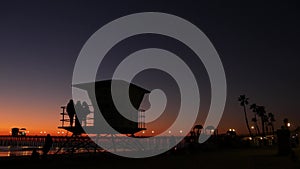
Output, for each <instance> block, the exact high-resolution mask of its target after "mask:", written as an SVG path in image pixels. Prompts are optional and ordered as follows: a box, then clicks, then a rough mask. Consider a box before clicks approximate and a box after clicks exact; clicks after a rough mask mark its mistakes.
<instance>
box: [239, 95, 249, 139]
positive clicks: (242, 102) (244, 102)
mask: <svg viewBox="0 0 300 169" xmlns="http://www.w3.org/2000/svg"><path fill="white" fill-rule="evenodd" d="M248 100H249V98H247V97H246V95H240V97H239V99H238V101H239V102H240V105H241V106H242V107H243V109H244V116H245V121H246V125H247V129H248V132H249V135H250V137H252V133H251V129H250V127H249V122H248V117H247V111H246V105H248V104H249V102H248Z"/></svg>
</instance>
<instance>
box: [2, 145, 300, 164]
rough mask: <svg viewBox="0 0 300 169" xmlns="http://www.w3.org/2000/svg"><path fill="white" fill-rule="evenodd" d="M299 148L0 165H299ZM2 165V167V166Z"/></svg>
mask: <svg viewBox="0 0 300 169" xmlns="http://www.w3.org/2000/svg"><path fill="white" fill-rule="evenodd" d="M299 149H300V148H297V149H295V150H294V151H295V152H296V156H298V157H296V158H293V157H291V156H279V155H277V150H276V148H251V149H221V150H213V151H206V152H203V151H202V152H198V153H194V154H163V155H160V156H156V157H151V158H144V159H129V158H122V157H118V156H115V155H112V154H110V153H98V154H73V155H71V156H70V155H52V156H48V157H47V159H39V160H31V159H30V158H29V157H10V158H8V157H7V158H1V159H0V163H1V168H40V169H42V168H51V169H60V168H62V169H96V168H101V169H103V168H109V169H111V168H128V169H135V168H141V169H158V168H159V169H160V168H171V169H193V168H197V169H200V168H205V169H212V168H218V169H220V168H226V169H227V168H228V169H235V168H236V169H299V168H300V162H299V161H300V160H299V157H300V151H299ZM2 166H3V167H2Z"/></svg>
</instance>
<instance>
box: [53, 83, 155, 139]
mask: <svg viewBox="0 0 300 169" xmlns="http://www.w3.org/2000/svg"><path fill="white" fill-rule="evenodd" d="M114 84H116V85H117V87H118V91H123V90H124V91H128V86H129V98H130V102H131V104H132V105H133V107H134V108H135V111H134V112H126V113H128V114H127V115H129V116H130V117H131V119H133V120H129V119H127V118H126V117H124V116H123V115H122V114H120V112H119V111H118V110H117V108H116V106H115V104H114V101H113V98H112V94H111V85H112V80H104V81H97V82H95V94H96V102H93V100H91V101H92V105H91V106H99V109H100V111H101V114H102V115H103V117H104V118H105V120H106V122H107V123H108V124H109V125H110V126H111V127H112V128H113V129H115V130H116V131H117V132H118V133H121V134H130V135H134V133H137V132H139V131H142V130H145V129H146V128H145V112H144V110H140V109H139V108H140V105H141V102H142V100H143V98H144V96H145V94H147V93H150V92H149V91H148V90H146V89H144V88H142V87H139V86H137V85H135V84H132V83H128V82H126V81H123V80H114ZM91 86H92V83H83V84H76V85H73V87H76V88H79V89H82V90H86V91H87V92H88V95H89V96H91V93H90V92H92V91H90V90H89V89H90V87H91ZM122 94H124V93H123V92H120V93H118V92H117V93H116V96H117V97H118V95H122ZM120 97H121V96H120ZM61 108H62V113H61V115H62V119H61V126H59V127H58V128H59V129H64V130H67V131H69V132H71V133H73V134H75V135H80V134H83V133H85V131H88V133H89V134H115V133H101V132H102V131H101V130H97V129H99V128H100V121H99V120H98V119H99V118H100V117H99V116H100V112H94V116H93V124H89V125H86V126H84V127H82V126H80V125H75V126H70V123H69V121H70V119H69V116H68V115H67V113H66V107H65V106H62V107H61ZM88 120H91V119H88ZM75 124H76V123H75ZM83 128H84V130H83ZM91 132H95V133H91Z"/></svg>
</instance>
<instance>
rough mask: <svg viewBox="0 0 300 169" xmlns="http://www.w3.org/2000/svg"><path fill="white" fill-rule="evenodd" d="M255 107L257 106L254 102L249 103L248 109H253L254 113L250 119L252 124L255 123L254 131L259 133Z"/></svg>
mask: <svg viewBox="0 0 300 169" xmlns="http://www.w3.org/2000/svg"><path fill="white" fill-rule="evenodd" d="M257 107H258V106H257V105H256V104H255V103H254V104H251V106H250V109H251V110H252V111H253V113H254V117H253V118H252V121H253V122H254V124H255V129H256V132H257V134H258V135H260V130H259V127H258V123H257V117H256V115H257Z"/></svg>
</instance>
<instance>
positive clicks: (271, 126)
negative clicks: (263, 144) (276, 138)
mask: <svg viewBox="0 0 300 169" xmlns="http://www.w3.org/2000/svg"><path fill="white" fill-rule="evenodd" d="M271 127H272V134H273V135H274V134H275V133H274V125H273V123H272V124H271Z"/></svg>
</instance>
